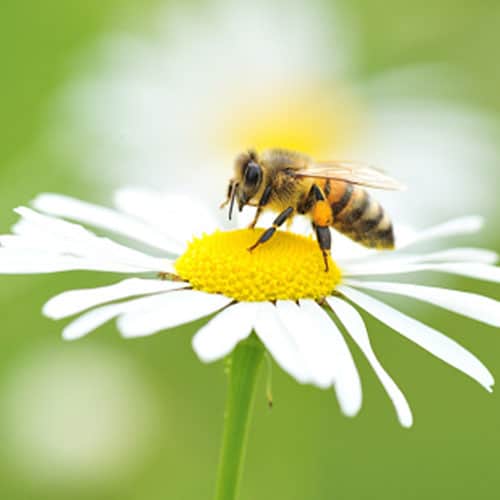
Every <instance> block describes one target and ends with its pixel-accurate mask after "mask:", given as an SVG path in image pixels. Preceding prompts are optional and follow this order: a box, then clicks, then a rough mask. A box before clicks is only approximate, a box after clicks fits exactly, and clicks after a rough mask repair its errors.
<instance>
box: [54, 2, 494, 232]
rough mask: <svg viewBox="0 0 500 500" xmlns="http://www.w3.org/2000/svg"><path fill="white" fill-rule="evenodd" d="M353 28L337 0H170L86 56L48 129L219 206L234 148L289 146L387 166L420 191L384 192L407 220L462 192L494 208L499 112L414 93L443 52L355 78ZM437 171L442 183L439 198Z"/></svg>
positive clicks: (103, 165) (109, 170) (93, 158)
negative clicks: (144, 23) (491, 115)
mask: <svg viewBox="0 0 500 500" xmlns="http://www.w3.org/2000/svg"><path fill="white" fill-rule="evenodd" d="M358 36H360V30H359V28H358V26H356V23H355V20H354V19H353V18H352V17H350V16H347V15H346V12H342V11H341V10H339V9H337V8H336V7H335V3H333V2H328V8H327V9H326V8H325V6H324V2H317V1H316V2H315V1H311V2H303V1H287V2H280V1H277V2H264V1H259V0H257V1H254V2H246V1H244V0H241V1H238V0H236V1H224V0H221V1H218V2H209V3H207V4H206V5H205V6H201V5H198V4H197V5H196V7H195V8H193V7H192V6H183V7H180V6H179V5H178V4H175V6H168V7H167V8H164V9H161V10H160V11H159V12H155V15H154V20H153V21H152V22H151V23H150V24H148V30H147V34H144V33H140V34H139V33H137V34H135V35H134V34H133V33H132V32H131V31H130V30H129V31H127V32H123V33H120V32H117V33H113V34H110V35H108V36H107V37H106V38H105V39H104V40H102V42H101V43H99V45H98V46H97V47H96V48H95V50H92V51H90V54H89V55H88V58H87V59H86V61H85V62H86V63H87V64H82V61H81V60H79V61H78V69H79V71H81V68H82V66H84V67H87V68H88V70H87V73H86V75H87V76H85V75H84V76H83V77H80V79H78V80H77V81H74V82H72V83H71V84H70V85H69V88H68V89H67V91H66V92H64V95H63V97H62V98H61V104H60V106H59V109H60V110H62V115H63V116H61V115H59V116H56V117H54V116H53V117H51V124H56V125H55V127H56V128H55V129H52V130H53V141H52V142H53V143H54V144H55V146H56V148H57V150H58V151H60V152H62V153H63V154H65V155H66V154H67V155H69V157H70V159H69V162H68V163H69V164H71V165H81V167H82V171H84V172H90V173H95V172H96V171H97V172H98V173H99V178H100V183H101V184H102V183H104V182H108V184H110V185H111V186H114V187H116V186H118V185H123V184H124V183H140V184H141V185H142V184H144V183H150V185H151V186H152V187H154V188H155V189H158V187H159V188H160V189H162V190H165V191H167V190H168V189H169V186H170V185H172V183H173V182H174V183H175V184H176V185H177V186H181V188H182V187H184V188H185V190H186V189H187V190H188V191H189V192H193V190H197V196H199V197H200V198H201V199H204V200H205V202H206V203H207V205H210V206H211V205H213V204H214V203H215V202H216V201H218V199H219V197H220V195H219V194H218V193H221V192H222V190H223V189H224V187H225V183H226V180H227V179H226V178H227V177H228V172H229V170H230V165H231V164H232V161H233V158H234V156H236V154H237V153H238V152H240V151H241V150H244V149H247V148H249V147H254V148H256V149H257V150H262V149H265V148H269V147H283V148H288V149H293V150H297V151H301V152H303V153H306V154H309V155H311V156H312V157H313V158H318V159H339V158H340V159H342V158H350V159H356V160H359V161H367V160H369V162H370V163H374V164H376V165H380V166H381V167H383V168H384V169H386V170H388V171H390V172H391V173H392V174H393V175H395V176H396V177H397V178H400V179H401V180H402V181H404V182H405V183H406V184H408V185H409V186H411V187H412V189H414V192H415V193H418V196H415V197H414V198H412V199H407V198H405V199H404V202H403V200H402V199H401V198H399V197H398V196H394V195H391V196H390V197H388V198H387V199H385V200H384V205H385V206H386V207H387V208H388V209H389V211H390V212H391V211H395V210H394V208H395V207H397V212H396V211H395V213H398V214H400V215H401V216H402V217H403V219H404V220H407V221H411V220H412V217H413V216H414V214H416V213H418V214H419V219H418V220H419V221H420V222H421V221H426V222H427V221H432V223H434V222H436V220H437V219H439V218H440V217H448V216H451V214H454V213H456V209H457V208H458V207H457V203H458V202H457V200H460V201H459V203H460V210H465V211H471V212H473V213H475V212H476V211H481V212H484V213H487V212H488V211H489V210H491V209H492V207H494V205H493V203H492V202H493V201H494V200H495V199H496V193H495V192H494V190H493V189H491V190H489V189H487V188H485V186H488V185H489V184H488V182H487V179H488V178H490V177H488V175H489V172H490V171H491V172H495V171H496V170H497V168H498V167H497V163H498V160H497V158H498V154H497V151H496V146H495V142H496V141H495V139H494V134H495V133H496V132H494V130H495V129H494V128H493V127H492V123H490V121H491V120H490V119H488V118H487V117H485V116H484V115H481V114H480V113H478V112H475V111H474V110H472V109H468V108H464V107H461V106H459V105H457V104H450V103H448V102H446V101H444V100H440V99H438V98H432V97H429V96H431V95H432V93H430V92H429V91H428V90H427V91H426V90H425V89H424V94H425V95H422V94H419V93H418V89H419V88H420V89H422V85H418V83H419V82H425V85H427V87H428V88H436V87H438V88H443V87H444V88H447V85H449V84H450V81H451V82H453V81H454V80H453V79H449V78H447V74H449V73H450V72H449V71H448V72H447V71H446V69H447V68H442V67H440V66H438V65H435V66H425V65H422V66H418V67H404V68H399V69H397V68H396V69H391V70H390V71H387V72H385V73H381V74H378V75H375V76H373V77H372V78H371V79H369V80H367V79H366V78H365V79H361V78H359V75H360V74H363V72H364V70H363V67H362V63H361V60H362V54H360V53H359V50H358V45H359V43H358V40H357V39H358ZM457 79H458V80H459V81H462V78H461V76H458V77H456V80H457ZM61 123H63V124H64V125H63V126H62V127H61ZM48 128H50V127H48ZM181 165H182V168H181V167H180V166H181ZM471 165H474V168H471ZM431 173H432V174H431ZM430 184H432V185H435V186H446V188H445V189H442V190H441V192H440V196H439V199H438V200H436V197H432V198H431V196H430V194H429V193H430V192H434V191H432V190H429V185H430ZM479 204H481V205H479ZM426 222H425V223H426Z"/></svg>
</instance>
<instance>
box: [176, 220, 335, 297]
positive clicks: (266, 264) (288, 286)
mask: <svg viewBox="0 0 500 500" xmlns="http://www.w3.org/2000/svg"><path fill="white" fill-rule="evenodd" d="M262 232H263V230H262V229H239V230H235V231H216V232H215V233H212V234H210V235H203V236H202V237H200V238H195V239H194V240H193V241H192V242H191V243H190V244H189V246H188V248H187V250H186V251H185V253H184V254H183V255H182V256H181V257H179V258H178V259H177V261H176V262H175V268H176V271H177V273H178V274H179V276H180V277H181V278H182V279H184V280H186V281H189V283H190V284H191V285H192V287H193V288H194V289H196V290H202V291H204V292H208V293H220V294H223V295H225V296H227V297H231V298H233V299H235V300H237V301H240V302H241V301H247V302H259V301H273V300H280V299H281V300H299V299H305V298H311V299H321V298H323V297H325V296H326V295H329V294H331V292H332V291H333V290H334V289H335V287H336V286H337V285H338V284H339V282H340V277H341V275H340V270H339V269H338V267H337V266H336V264H335V263H334V262H333V261H332V260H331V259H330V258H329V268H330V270H329V271H328V272H325V266H324V262H323V257H322V255H321V251H320V250H319V247H318V244H317V242H316V241H315V240H313V239H312V238H307V237H305V236H300V235H297V234H293V233H288V232H283V231H277V232H276V234H275V235H274V236H273V238H272V239H271V240H270V241H268V242H267V243H264V244H263V245H261V246H259V247H258V248H256V249H255V250H254V251H253V252H249V251H248V250H247V248H248V247H250V246H251V245H252V244H254V243H255V241H256V240H257V239H258V238H259V236H260V235H261V234H262Z"/></svg>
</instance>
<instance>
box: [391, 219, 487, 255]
mask: <svg viewBox="0 0 500 500" xmlns="http://www.w3.org/2000/svg"><path fill="white" fill-rule="evenodd" d="M483 225H484V218H483V217H480V216H477V215H469V216H465V217H459V218H457V219H452V220H450V221H447V222H445V223H443V224H439V225H437V226H433V227H430V228H428V229H425V230H423V231H420V232H418V233H416V234H415V235H414V236H413V237H410V238H408V239H407V240H406V241H404V240H403V241H400V242H399V243H398V248H406V247H409V246H410V245H414V244H416V243H421V242H423V241H429V240H436V239H439V238H446V237H448V236H458V235H462V234H474V233H477V232H478V231H480V230H481V228H482V227H483Z"/></svg>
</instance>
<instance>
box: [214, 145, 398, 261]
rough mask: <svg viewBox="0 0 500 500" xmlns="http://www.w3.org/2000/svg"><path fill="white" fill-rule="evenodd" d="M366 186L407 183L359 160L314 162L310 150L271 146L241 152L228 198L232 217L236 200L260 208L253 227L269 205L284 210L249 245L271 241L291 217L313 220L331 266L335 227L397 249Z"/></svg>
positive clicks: (373, 244) (366, 243)
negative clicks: (306, 152)
mask: <svg viewBox="0 0 500 500" xmlns="http://www.w3.org/2000/svg"><path fill="white" fill-rule="evenodd" d="M363 187H370V188H378V189H386V190H402V189H404V186H403V185H402V184H400V183H399V182H398V181H396V180H394V179H391V178H390V177H389V176H387V175H386V174H384V173H383V172H382V171H380V170H378V169H376V168H374V167H371V166H368V165H365V164H361V163H357V162H350V161H325V162H323V161H314V160H313V159H312V158H310V157H309V156H307V155H304V154H301V153H297V152H294V151H288V150H285V149H268V150H265V151H263V152H262V154H260V155H259V154H257V152H256V151H253V150H249V151H247V152H244V153H241V154H240V155H238V157H237V158H236V160H235V163H234V176H233V178H232V179H231V180H230V181H229V187H228V190H227V199H226V200H225V202H224V203H223V204H222V205H221V208H223V207H224V206H226V205H227V204H229V219H231V217H232V213H233V208H234V204H235V202H237V203H238V208H239V211H240V212H241V210H242V209H243V207H244V206H245V205H250V206H253V207H256V208H257V210H256V212H255V216H254V218H253V221H252V222H251V224H250V226H249V227H250V228H253V227H255V225H256V224H257V221H258V220H259V217H260V215H261V214H262V212H263V211H264V210H272V211H274V212H278V213H279V215H278V216H277V217H276V219H275V220H274V222H273V224H272V226H271V227H269V228H268V229H266V230H265V231H264V232H263V233H262V235H261V236H260V238H259V239H258V240H257V241H256V242H255V244H254V245H252V246H251V247H250V248H249V249H248V250H249V251H253V250H255V249H256V248H257V247H258V246H259V245H261V244H262V243H265V242H266V241H268V240H269V239H270V238H271V237H272V236H273V234H274V233H275V232H276V230H277V228H278V227H280V226H281V225H282V224H283V223H285V221H286V222H287V223H288V224H290V223H291V221H292V218H293V217H294V216H295V215H297V214H301V215H306V216H308V217H309V218H310V219H311V222H312V225H313V228H314V231H315V233H316V238H317V241H318V244H319V248H320V250H321V252H322V254H323V260H324V263H325V271H328V255H329V254H330V248H331V234H330V227H333V228H334V229H336V230H337V231H339V232H341V233H342V234H344V235H346V236H348V237H349V238H350V239H352V240H354V241H356V242H358V243H360V244H362V245H364V246H366V247H370V248H377V249H393V248H394V244H395V240H394V231H393V226H392V222H391V219H390V218H389V216H388V215H387V213H386V212H385V210H384V209H383V208H382V206H381V205H380V204H379V203H378V202H377V201H375V200H374V199H373V198H371V196H370V195H369V194H368V193H367V191H366V190H365V189H363Z"/></svg>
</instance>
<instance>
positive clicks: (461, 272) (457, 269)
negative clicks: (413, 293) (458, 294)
mask: <svg viewBox="0 0 500 500" xmlns="http://www.w3.org/2000/svg"><path fill="white" fill-rule="evenodd" d="M423 271H435V272H441V273H448V274H454V275H458V276H466V277H468V278H475V279H479V280H483V281H491V282H494V283H500V267H496V266H489V265H487V264H481V263H479V264H476V263H471V262H453V263H439V264H434V263H429V264H427V263H426V264H405V263H403V264H400V263H399V262H397V261H393V262H381V263H379V264H378V265H377V263H376V262H375V261H374V262H371V263H370V264H361V265H354V264H353V265H346V266H344V267H343V268H342V274H343V275H344V276H345V277H352V276H377V275H393V274H409V273H419V272H423Z"/></svg>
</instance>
